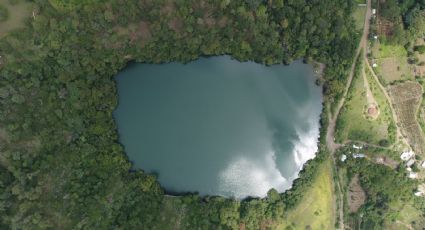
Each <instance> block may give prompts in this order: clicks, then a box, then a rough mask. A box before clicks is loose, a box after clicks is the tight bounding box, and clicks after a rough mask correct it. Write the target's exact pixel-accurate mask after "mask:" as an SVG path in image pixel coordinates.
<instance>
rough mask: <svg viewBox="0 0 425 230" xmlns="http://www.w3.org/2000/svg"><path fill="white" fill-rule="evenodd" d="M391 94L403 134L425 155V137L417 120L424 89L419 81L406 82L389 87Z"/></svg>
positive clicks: (420, 153)
mask: <svg viewBox="0 0 425 230" xmlns="http://www.w3.org/2000/svg"><path fill="white" fill-rule="evenodd" d="M388 91H389V95H390V97H391V100H392V101H393V103H394V109H395V112H396V114H397V116H398V118H399V122H400V127H401V130H402V133H403V135H404V136H405V137H406V138H407V141H408V142H409V145H410V146H411V147H412V148H413V150H414V151H415V152H416V153H417V154H419V155H422V156H424V155H425V138H424V136H423V133H422V130H421V127H420V125H419V123H418V121H417V120H416V113H417V111H418V107H419V103H420V102H421V98H422V94H423V90H422V86H421V85H420V84H419V83H417V82H405V83H401V84H397V85H394V86H391V87H389V90H388Z"/></svg>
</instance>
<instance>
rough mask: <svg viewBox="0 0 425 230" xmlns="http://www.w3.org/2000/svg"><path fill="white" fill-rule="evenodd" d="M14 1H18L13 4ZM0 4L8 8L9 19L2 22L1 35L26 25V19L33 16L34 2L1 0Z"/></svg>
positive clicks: (0, 26)
mask: <svg viewBox="0 0 425 230" xmlns="http://www.w3.org/2000/svg"><path fill="white" fill-rule="evenodd" d="M12 2H16V3H14V4H12ZM0 5H1V6H3V7H5V8H7V10H8V12H9V16H8V19H7V20H6V21H4V22H0V37H3V36H5V35H6V34H7V33H8V32H10V31H12V30H14V29H18V28H20V27H23V26H24V20H25V19H26V18H29V17H31V16H32V3H30V2H27V1H25V0H15V1H11V0H0Z"/></svg>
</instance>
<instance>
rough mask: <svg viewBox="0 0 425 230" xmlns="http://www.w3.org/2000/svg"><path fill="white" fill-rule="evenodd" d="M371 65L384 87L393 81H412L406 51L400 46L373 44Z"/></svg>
mask: <svg viewBox="0 0 425 230" xmlns="http://www.w3.org/2000/svg"><path fill="white" fill-rule="evenodd" d="M371 51H372V57H373V58H372V60H371V64H376V65H377V66H376V67H374V71H375V73H376V74H377V75H378V77H379V78H380V80H381V81H382V83H383V84H384V85H387V84H389V83H392V82H394V81H402V80H414V76H413V74H412V71H413V70H412V67H411V66H410V65H409V63H408V62H407V50H406V49H405V48H404V47H403V46H400V45H386V44H382V43H379V42H378V41H376V42H374V45H373V47H372V50H371Z"/></svg>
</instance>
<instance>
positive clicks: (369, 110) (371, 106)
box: [366, 103, 379, 120]
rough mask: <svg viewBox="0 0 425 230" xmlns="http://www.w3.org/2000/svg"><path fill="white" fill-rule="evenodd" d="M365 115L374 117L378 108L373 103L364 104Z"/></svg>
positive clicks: (376, 115)
mask: <svg viewBox="0 0 425 230" xmlns="http://www.w3.org/2000/svg"><path fill="white" fill-rule="evenodd" d="M366 116H367V117H369V118H371V119H373V120H374V119H376V118H377V117H378V116H379V108H378V105H377V104H375V103H371V104H369V105H367V106H366Z"/></svg>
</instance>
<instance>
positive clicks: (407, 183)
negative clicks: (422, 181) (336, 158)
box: [339, 148, 424, 229]
mask: <svg viewBox="0 0 425 230" xmlns="http://www.w3.org/2000/svg"><path fill="white" fill-rule="evenodd" d="M348 151H349V149H342V150H341V152H342V153H347V152H348ZM365 151H366V152H369V150H365ZM371 151H372V152H373V151H374V150H373V148H372V149H371ZM339 167H342V168H343V169H344V170H347V173H346V177H347V178H346V181H350V179H351V178H352V177H354V175H356V174H358V175H359V179H360V184H361V186H362V187H363V189H364V190H365V192H366V202H365V203H364V204H363V205H362V206H361V207H360V209H359V210H358V211H357V212H356V213H352V214H350V215H349V216H347V219H348V223H349V224H350V225H351V226H352V227H353V228H356V229H385V228H386V227H384V224H385V223H392V224H394V222H395V220H397V219H398V217H399V216H400V215H402V213H401V210H400V209H401V208H400V207H398V206H397V205H398V204H410V203H415V206H416V207H417V208H419V209H420V208H422V210H421V211H422V212H423V211H424V210H423V208H424V206H422V207H421V203H420V202H418V201H420V200H421V199H422V198H417V197H414V196H413V194H412V193H413V192H414V191H415V189H416V188H417V184H418V182H417V181H416V180H411V179H409V178H408V177H407V176H406V174H407V172H406V171H405V168H404V167H402V166H401V167H400V168H397V169H392V168H390V167H388V166H385V165H382V164H380V165H379V164H375V163H373V162H371V161H370V160H369V159H354V158H351V157H349V158H348V160H347V161H346V162H345V163H343V164H340V165H339ZM346 186H347V187H348V184H347V185H346ZM394 206H397V208H394ZM409 224H411V223H409ZM414 227H420V226H414ZM415 229H416V228H415ZM418 229H420V228H418Z"/></svg>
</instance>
